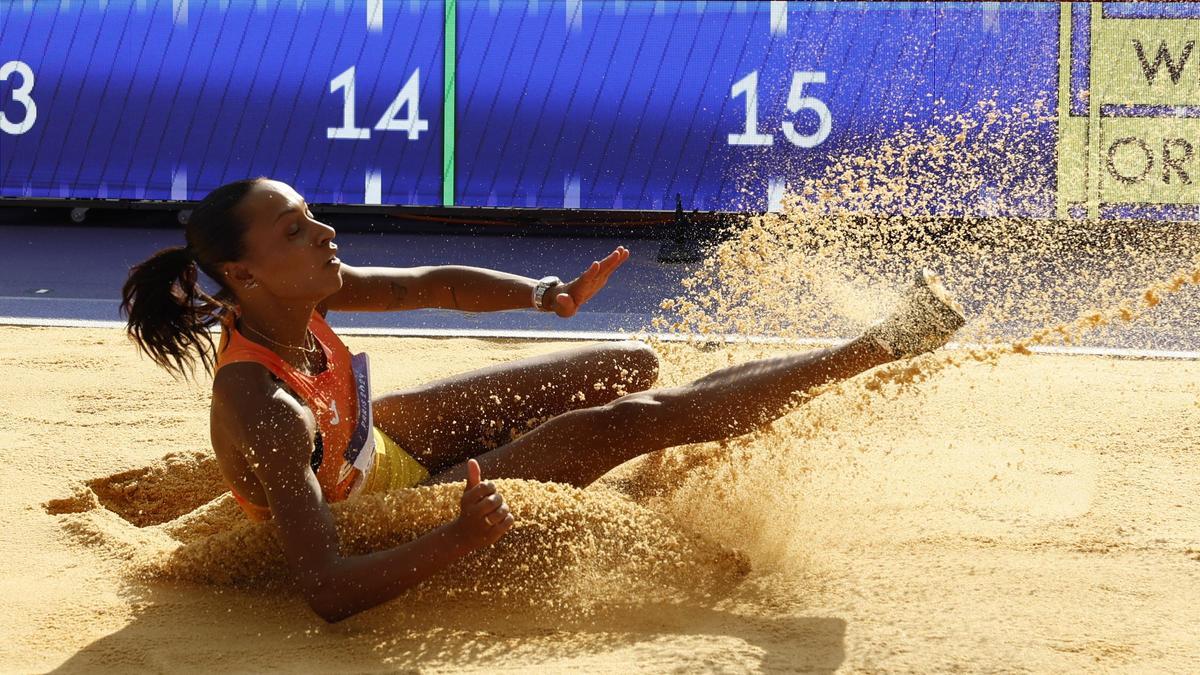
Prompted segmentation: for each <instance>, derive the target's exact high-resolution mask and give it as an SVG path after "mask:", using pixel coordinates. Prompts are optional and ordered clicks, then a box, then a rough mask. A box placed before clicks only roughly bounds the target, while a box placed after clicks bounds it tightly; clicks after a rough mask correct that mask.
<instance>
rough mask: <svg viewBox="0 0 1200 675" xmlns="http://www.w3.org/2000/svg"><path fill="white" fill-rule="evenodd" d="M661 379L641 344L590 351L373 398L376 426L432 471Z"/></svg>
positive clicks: (653, 358) (585, 349) (651, 354)
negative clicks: (547, 422) (544, 423)
mask: <svg viewBox="0 0 1200 675" xmlns="http://www.w3.org/2000/svg"><path fill="white" fill-rule="evenodd" d="M657 379H658V357H657V356H656V355H655V353H654V350H653V349H651V348H650V347H649V346H648V345H646V344H644V343H641V342H634V341H628V342H619V343H609V344H600V345H589V346H585V347H577V348H572V349H566V350H561V351H556V352H553V353H550V354H544V355H541V356H535V357H531V358H527V359H519V360H516V361H509V362H506V363H501V364H497V365H494V366H489V367H486V368H481V369H478V370H473V371H470V372H466V373H462V374H460V375H454V376H451V377H447V378H445V379H441V380H437V381H435V382H430V383H428V384H425V385H422V386H420V387H415V388H413V389H407V390H404V391H397V392H394V393H391V394H388V395H386V396H383V397H380V398H378V399H376V400H375V401H374V403H373V408H372V412H373V413H374V415H375V423H376V425H378V426H379V428H380V429H382V430H383V431H384V432H385V433H387V435H388V436H391V437H392V439H393V440H395V441H396V442H397V443H398V444H400V446H401V447H403V448H404V449H405V450H406V451H408V452H409V453H411V454H412V455H413V456H414V457H415V458H416V459H417V460H418V461H420V462H421V463H422V464H423V465H425V466H426V467H427V468H428V469H429V470H430V471H431V472H434V473H436V472H437V471H439V470H441V469H445V468H447V467H449V466H452V465H455V464H458V463H460V462H465V461H466V460H467V458H469V457H473V456H476V455H479V454H480V453H482V452H485V451H487V450H489V449H492V448H495V447H497V446H500V445H503V444H504V443H507V442H508V441H509V440H511V434H510V430H511V429H514V428H515V429H518V430H519V431H521V432H527V431H529V429H531V428H532V426H536V425H537V424H540V423H542V422H544V421H546V420H548V419H550V418H553V417H556V416H558V415H561V414H563V413H565V412H568V411H570V410H576V409H579V408H585V407H589V406H598V405H604V404H606V403H609V402H611V401H612V400H613V399H616V398H617V397H619V396H621V395H623V394H625V393H632V392H638V391H643V390H645V389H648V388H649V387H651V386H652V385H653V384H654V382H655V380H657Z"/></svg>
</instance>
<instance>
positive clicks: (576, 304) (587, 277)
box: [550, 246, 629, 319]
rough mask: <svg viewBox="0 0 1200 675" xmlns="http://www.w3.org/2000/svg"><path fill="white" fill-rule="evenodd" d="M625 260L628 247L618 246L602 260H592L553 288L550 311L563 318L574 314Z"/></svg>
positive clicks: (627, 258) (627, 256)
mask: <svg viewBox="0 0 1200 675" xmlns="http://www.w3.org/2000/svg"><path fill="white" fill-rule="evenodd" d="M626 260H629V249H627V248H625V247H624V246H618V247H617V249H616V250H615V251H613V252H612V253H609V254H608V255H607V256H605V257H604V259H603V260H594V261H592V264H591V265H590V266H589V267H588V268H587V269H586V270H584V271H583V274H580V275H579V276H578V277H576V278H575V280H574V281H571V282H569V283H566V284H563V285H562V286H559V287H558V288H555V289H554V293H555V294H554V301H553V302H552V303H551V305H550V309H551V311H553V312H554V313H555V314H557V315H559V316H561V317H563V318H564V319H565V318H567V317H569V316H574V315H575V312H578V311H579V308H580V307H582V306H583V303H585V302H587V301H588V300H590V299H591V298H592V296H593V295H595V294H596V292H597V291H599V290H600V289H601V288H604V284H606V283H608V276H609V275H610V274H612V273H613V271H614V270H616V269H617V268H618V267H620V266H621V264H622V263H624V262H625V261H626Z"/></svg>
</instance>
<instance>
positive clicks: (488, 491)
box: [462, 481, 496, 508]
mask: <svg viewBox="0 0 1200 675" xmlns="http://www.w3.org/2000/svg"><path fill="white" fill-rule="evenodd" d="M494 494H496V486H495V485H493V484H492V482H491V481H485V482H483V483H480V484H479V485H476V486H475V487H473V488H471V489H470V490H467V491H466V492H464V493H463V497H462V503H463V508H466V507H468V506H470V505H472V504H474V503H476V502H478V501H479V500H481V499H486V498H487V497H490V496H492V495H494Z"/></svg>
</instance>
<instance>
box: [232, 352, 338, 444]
mask: <svg viewBox="0 0 1200 675" xmlns="http://www.w3.org/2000/svg"><path fill="white" fill-rule="evenodd" d="M212 413H213V417H214V420H218V419H219V420H221V421H223V422H224V423H225V424H232V425H235V426H239V427H243V428H245V427H250V426H254V427H257V426H261V425H263V424H268V425H269V424H275V425H279V424H285V425H288V426H291V425H292V424H294V423H297V422H298V423H300V424H302V425H303V426H305V427H307V428H308V429H309V430H310V431H312V432H314V433H315V431H316V418H315V417H313V414H312V411H310V410H309V409H308V407H307V406H306V405H304V403H303V402H302V401H301V400H299V399H298V398H297V397H296V396H295V395H294V394H293V392H292V391H291V390H289V389H288V388H287V387H286V386H285V385H284V384H283V383H282V382H280V381H279V380H278V379H276V378H275V376H274V375H272V374H271V371H270V370H268V369H267V367H266V366H264V365H263V364H261V363H256V362H254V361H239V362H237V363H230V364H228V365H225V366H223V367H222V368H221V369H220V370H218V371H217V374H216V376H215V377H214V378H213V397H212Z"/></svg>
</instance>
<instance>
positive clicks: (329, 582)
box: [301, 570, 361, 623]
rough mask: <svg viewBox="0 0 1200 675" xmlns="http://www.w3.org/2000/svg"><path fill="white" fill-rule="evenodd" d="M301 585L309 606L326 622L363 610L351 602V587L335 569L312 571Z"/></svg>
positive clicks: (339, 619) (347, 616) (333, 621)
mask: <svg viewBox="0 0 1200 675" xmlns="http://www.w3.org/2000/svg"><path fill="white" fill-rule="evenodd" d="M301 587H302V590H303V593H304V599H305V600H306V601H307V602H308V606H309V608H310V609H311V610H312V611H313V612H314V613H315V614H316V615H317V616H319V617H321V619H322V620H323V621H325V622H326V623H337V622H339V621H341V620H342V619H346V618H349V617H351V616H354V615H355V614H357V613H358V612H359V611H361V608H355V607H354V603H353V602H351V600H352V598H351V597H350V590H351V589H348V588H345V584H344V583H341V582H340V580H339V579H338V576H337V575H336V574H334V573H333V570H328V571H326V572H324V573H322V572H319V571H315V573H310V575H309V576H308V578H307V583H302V584H301Z"/></svg>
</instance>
